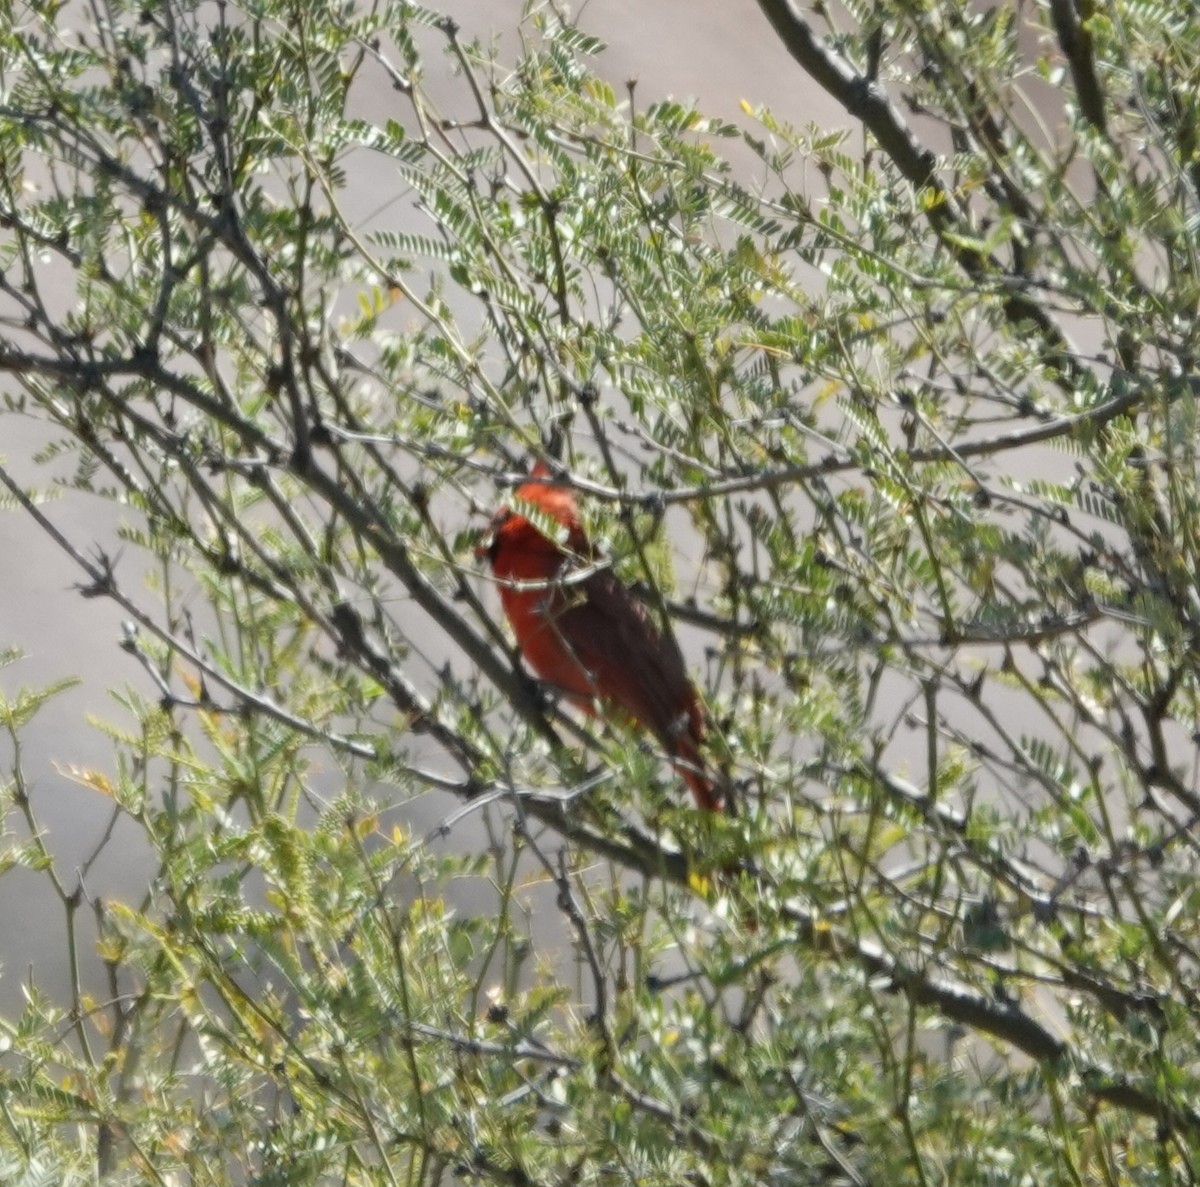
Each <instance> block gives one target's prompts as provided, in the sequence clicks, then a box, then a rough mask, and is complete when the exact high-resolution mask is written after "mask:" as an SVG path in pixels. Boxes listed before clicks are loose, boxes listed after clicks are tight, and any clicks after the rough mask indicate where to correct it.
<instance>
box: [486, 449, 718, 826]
mask: <svg viewBox="0 0 1200 1187" xmlns="http://www.w3.org/2000/svg"><path fill="white" fill-rule="evenodd" d="M548 476H549V470H548V469H547V468H546V467H545V466H544V465H543V464H541V463H540V462H539V463H538V464H536V465H535V466H534V468H533V471H532V473H531V477H533V478H546V477H548ZM516 496H517V500H518V502H520V503H525V504H528V505H530V506H532V507H535V508H536V509H537V510H538V511H540V512H541V513H542V514H543V515H545V516H546V517H547V518H548V519H551V520H553V521H554V522H555V523H556V524H558V525H559V526H560V527H561V528H562V529H564V531H565V541H564V542H563V543H559V542H557V541H555V540H552V539H550V538H549V537H548V536H546V535H545V534H544V533H543V532H542V531H541V530H540V529H539V528H538V527H536V526H535V525H534V524H533V523H532V522H531V521H530V520H529V519H527V518H526V517H525V516H524V515H522V514H521V513H520V512H519V511H515V510H513V509H511V508H508V507H502V508H501V509H500V510H499V511H497V512H496V514H495V516H494V517H493V518H492V528H491V538H490V541H485V543H484V544H482V545H481V546H480V548H479V554H480V555H482V556H486V557H487V558H488V559H489V560H490V561H491V565H492V572H493V573H494V574H495V575H496V578H497V580H498V582H499V584H500V602H501V604H502V605H503V607H504V613H505V614H506V615H507V617H508V621H509V622H510V623H511V624H512V629H513V633H514V634H515V635H516V637H517V645H518V646H519V647H520V649H521V654H522V656H524V658H525V662H526V663H527V664H528V665H529V666H530V667H531V668H532V669H533V670H534V672H535V673H536V674H537V675H538V676H539V677H540V678H541V679H542V680H544V681H545V682H546V683H547V684H548V685H550V686H552V687H553V688H554V689H556V690H558V691H559V692H560V693H562V695H563V696H564V697H565V698H566V699H567V701H568V702H569V703H570V704H572V705H575V706H577V707H578V708H580V709H583V710H584V711H585V712H587V713H590V714H593V715H595V714H597V713H599V714H605V713H609V714H612V715H613V716H614V717H615V718H617V719H625V720H627V721H631V722H633V723H634V724H635V725H637V726H640V727H641V728H642V729H645V730H647V731H648V732H649V733H651V734H653V735H654V737H655V738H656V739H657V740H658V743H659V745H661V746H662V748H663V749H664V750H665V751H666V753H667V754H668V756H669V757H670V759H671V762H672V765H673V766H674V767H675V769H676V770H677V771H678V772H679V774H680V777H681V778H682V779H683V781H684V782H685V783H686V784H687V785H688V787H689V788H691V791H692V795H693V796H695V799H696V803H697V804H699V806H700V807H701V808H706V809H708V810H710V811H719V810H720V809H721V807H722V797H721V794H720V793H719V792H718V790H717V788H716V786H715V784H714V782H713V779H712V777H711V776H710V775H709V773H708V770H707V767H706V765H705V761H704V757H703V755H702V754H701V752H700V745H701V743H702V742H703V740H704V715H703V713H702V712H701V709H700V698H699V696H698V695H697V693H696V687H695V685H694V684H693V683H692V682H691V680H690V679H689V678H688V674H687V670H686V669H685V668H684V665H683V656H682V655H681V654H680V652H679V647H678V645H677V644H676V643H675V640H674V639H673V638H672V637H671V636H670V635H669V634H663V633H662V632H661V631H660V630H659V629H658V628H657V627H656V626H655V625H654V622H653V620H652V619H651V618H650V615H649V613H648V612H647V610H646V607H645V606H643V605H642V603H641V602H640V601H638V599H637V598H636V597H635V596H634V595H633V594H632V593H631V592H630V591H629V590H628V589H627V588H626V587H625V586H624V585H622V584H621V582H620V581H619V580H618V579H617V577H616V576H615V574H614V573H613V572H612V570H611V569H609V568H607V567H605V566H604V563H603V560H602V558H601V557H600V554H599V553H598V552H597V550H596V549H594V548H593V547H592V545H591V544H590V543H589V541H588V538H587V536H586V534H585V533H584V530H583V524H582V523H581V521H580V518H579V507H578V505H577V504H576V502H575V496H574V495H573V494H572V493H571V491H570V490H568V489H567V488H566V487H562V486H552V485H548V484H547V483H544V482H527V483H525V484H524V485H523V486H520V487H518V488H517V492H516Z"/></svg>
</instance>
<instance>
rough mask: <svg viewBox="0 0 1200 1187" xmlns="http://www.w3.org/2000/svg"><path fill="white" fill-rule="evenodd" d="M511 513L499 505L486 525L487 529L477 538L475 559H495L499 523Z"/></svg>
mask: <svg viewBox="0 0 1200 1187" xmlns="http://www.w3.org/2000/svg"><path fill="white" fill-rule="evenodd" d="M510 514H512V513H511V512H510V511H509V509H508V508H507V507H501V508H500V510H499V511H497V512H496V514H495V515H493V516H492V519H491V522H490V523H489V524H488V526H487V531H486V532H484V534H483V535H482V536H480V538H479V543H478V544H476V545H475V559H476V560H484V559H485V558H486V559H487V560H489V561H494V560H495V559H496V548H497V546H498V544H499V536H498V535H497V532H498V531H499V528H500V525H501V524H502V523H503V522H504V521H505V520H506V519H507V518H508V517H509V515H510Z"/></svg>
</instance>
